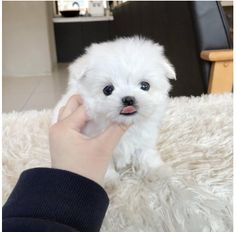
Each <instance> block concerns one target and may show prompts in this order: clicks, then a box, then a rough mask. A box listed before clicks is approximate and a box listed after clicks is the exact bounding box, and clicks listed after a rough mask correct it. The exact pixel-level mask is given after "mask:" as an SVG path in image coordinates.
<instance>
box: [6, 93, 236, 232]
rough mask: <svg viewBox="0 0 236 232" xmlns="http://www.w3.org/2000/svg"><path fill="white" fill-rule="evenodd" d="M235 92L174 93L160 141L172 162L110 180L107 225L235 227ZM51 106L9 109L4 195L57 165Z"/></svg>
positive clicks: (176, 230)
mask: <svg viewBox="0 0 236 232" xmlns="http://www.w3.org/2000/svg"><path fill="white" fill-rule="evenodd" d="M232 99H233V95H232V94H223V95H203V96H201V97H191V98H187V97H180V98H173V99H171V100H170V104H169V107H168V110H167V112H166V115H165V118H164V121H163V126H162V129H161V133H160V140H159V141H158V144H157V146H158V149H159V151H160V153H161V155H162V157H163V159H164V160H165V161H166V163H167V166H166V167H163V168H160V169H159V170H157V171H156V172H155V173H152V174H150V175H149V176H139V175H138V174H137V172H136V171H135V170H133V169H132V168H128V169H127V170H124V171H123V172H122V173H120V180H118V181H117V183H113V184H112V185H111V184H108V185H106V186H105V188H106V190H107V192H108V194H109V197H110V206H109V209H108V212H107V215H106V217H105V219H104V223H103V226H102V231H103V232H104V231H112V232H116V231H127V232H131V231H132V232H139V231H140V232H141V231H145V232H146V231H147V232H148V231H150V232H152V231H153V232H154V231H155V232H156V231H158V232H162V231H163V232H169V231H173V232H185V231H186V232H190V231H191V232H195V231H196V232H199V231H203V232H208V231H209V232H210V231H214V232H216V231H217V232H218V231H219V232H226V231H227V232H228V231H232V230H233V229H232V176H233V161H232V160H233V155H232V147H233V138H232V136H233V126H232V116H233V106H232ZM50 116H51V110H44V111H28V112H12V113H9V114H3V203H4V202H5V201H6V199H7V197H8V195H9V193H10V192H11V190H12V188H13V187H14V185H15V183H16V181H17V179H18V177H19V175H20V173H21V172H22V171H23V170H25V169H28V168H32V167H39V166H44V167H45V166H46V167H49V166H50V158H49V150H48V128H49V123H50Z"/></svg>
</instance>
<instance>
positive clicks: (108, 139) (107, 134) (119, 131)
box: [95, 123, 129, 150]
mask: <svg viewBox="0 0 236 232" xmlns="http://www.w3.org/2000/svg"><path fill="white" fill-rule="evenodd" d="M128 128H129V126H128V125H125V124H118V123H113V124H111V125H110V126H109V127H108V128H107V129H106V130H105V131H104V132H103V133H102V134H100V135H99V136H97V137H96V138H95V139H96V140H97V142H98V143H100V144H105V146H106V147H107V148H108V149H110V150H113V149H114V148H115V147H116V145H117V144H118V142H119V141H120V138H121V137H122V135H123V134H124V133H125V132H126V130H127V129H128Z"/></svg>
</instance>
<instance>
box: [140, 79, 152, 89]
mask: <svg viewBox="0 0 236 232" xmlns="http://www.w3.org/2000/svg"><path fill="white" fill-rule="evenodd" d="M140 85H141V87H140V88H141V89H142V90H144V91H148V90H149V89H150V84H149V83H148V82H146V81H142V82H141V83H140Z"/></svg>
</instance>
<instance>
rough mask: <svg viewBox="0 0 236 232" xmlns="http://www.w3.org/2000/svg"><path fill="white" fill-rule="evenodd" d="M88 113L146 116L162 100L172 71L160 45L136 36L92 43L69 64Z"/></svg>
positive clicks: (127, 118)
mask: <svg viewBox="0 0 236 232" xmlns="http://www.w3.org/2000/svg"><path fill="white" fill-rule="evenodd" d="M70 73H71V77H70V83H69V84H70V86H71V87H72V88H77V89H78V92H79V93H80V94H81V96H82V97H83V98H84V101H85V103H86V105H87V107H88V112H89V114H90V116H92V117H98V116H102V117H105V118H106V119H107V120H110V121H118V122H125V123H132V122H136V121H138V120H143V119H147V118H148V117H149V116H150V115H152V114H153V113H154V112H157V111H158V110H162V108H163V104H165V101H166V99H167V96H168V91H169V90H170V84H169V80H168V79H170V78H175V72H174V69H173V67H172V66H171V64H170V63H169V61H168V60H167V59H166V58H165V56H164V54H163V48H162V47H161V46H160V45H158V44H154V43H153V42H152V41H150V40H144V39H141V38H138V37H133V38H124V39H118V40H115V41H112V42H105V43H101V44H94V45H92V46H90V47H89V48H88V49H87V52H86V54H85V55H84V56H82V57H80V58H78V59H77V60H76V61H75V62H74V63H73V64H72V65H71V66H70Z"/></svg>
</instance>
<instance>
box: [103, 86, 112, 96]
mask: <svg viewBox="0 0 236 232" xmlns="http://www.w3.org/2000/svg"><path fill="white" fill-rule="evenodd" d="M113 90H114V86H113V85H107V86H106V87H105V88H104V89H103V93H104V94H105V95H106V96H108V95H111V94H112V92H113Z"/></svg>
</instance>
